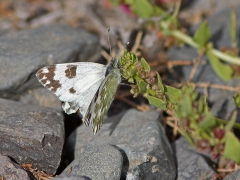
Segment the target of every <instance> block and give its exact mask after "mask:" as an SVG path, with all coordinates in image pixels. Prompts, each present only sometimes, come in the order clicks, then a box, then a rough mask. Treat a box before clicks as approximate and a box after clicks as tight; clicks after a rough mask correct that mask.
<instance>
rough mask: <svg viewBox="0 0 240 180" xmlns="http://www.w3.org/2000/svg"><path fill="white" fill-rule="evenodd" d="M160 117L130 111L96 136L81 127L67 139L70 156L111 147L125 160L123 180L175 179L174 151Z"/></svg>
mask: <svg viewBox="0 0 240 180" xmlns="http://www.w3.org/2000/svg"><path fill="white" fill-rule="evenodd" d="M159 118H160V115H159V112H157V111H149V112H139V111H137V110H134V109H131V110H129V111H127V112H126V113H121V114H119V115H117V116H114V117H111V118H109V119H107V120H106V121H105V123H104V124H103V126H102V128H101V129H100V131H99V132H98V133H97V135H95V136H94V135H93V134H92V132H91V129H89V128H88V127H85V126H81V127H79V128H77V130H76V131H75V132H73V133H72V134H71V135H70V136H69V139H68V140H67V147H68V150H69V154H70V155H71V154H74V156H75V158H77V157H80V156H82V153H85V152H87V149H88V146H92V145H99V144H112V145H114V146H115V147H117V148H118V149H119V150H120V151H121V153H122V155H123V158H124V164H123V165H124V167H123V171H122V178H126V179H129V180H130V179H139V180H140V179H174V178H175V177H176V168H175V164H174V160H173V157H172V150H171V147H170V145H169V142H168V140H167V137H166V135H165V131H164V129H163V127H162V126H161V123H160V122H159Z"/></svg>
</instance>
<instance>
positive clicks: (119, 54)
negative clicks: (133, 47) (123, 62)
mask: <svg viewBox="0 0 240 180" xmlns="http://www.w3.org/2000/svg"><path fill="white" fill-rule="evenodd" d="M128 45H129V41H128V42H127V43H126V44H125V45H124V46H123V47H121V49H120V51H119V53H118V57H119V56H121V54H122V51H123V50H124V49H127V46H128Z"/></svg>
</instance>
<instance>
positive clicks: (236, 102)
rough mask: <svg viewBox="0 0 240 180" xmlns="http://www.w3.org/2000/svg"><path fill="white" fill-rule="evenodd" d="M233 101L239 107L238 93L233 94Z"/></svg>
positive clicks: (239, 97)
mask: <svg viewBox="0 0 240 180" xmlns="http://www.w3.org/2000/svg"><path fill="white" fill-rule="evenodd" d="M233 99H234V102H235V104H236V106H237V107H240V94H239V93H238V94H236V95H235V96H233Z"/></svg>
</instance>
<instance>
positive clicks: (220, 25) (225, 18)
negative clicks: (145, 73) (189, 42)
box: [168, 8, 240, 119]
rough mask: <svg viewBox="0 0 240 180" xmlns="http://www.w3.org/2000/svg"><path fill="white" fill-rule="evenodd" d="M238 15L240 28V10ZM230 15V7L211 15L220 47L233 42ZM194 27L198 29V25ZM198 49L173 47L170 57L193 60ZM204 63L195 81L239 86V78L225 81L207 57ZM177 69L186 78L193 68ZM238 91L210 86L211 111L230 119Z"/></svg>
mask: <svg viewBox="0 0 240 180" xmlns="http://www.w3.org/2000/svg"><path fill="white" fill-rule="evenodd" d="M236 15H237V20H238V22H237V24H238V29H239V28H240V11H236ZM229 16H230V9H229V8H227V9H225V10H223V11H221V12H219V13H217V14H215V15H213V16H211V17H209V19H208V22H209V26H210V29H211V32H212V35H213V41H214V44H215V45H216V46H217V47H218V48H219V47H226V46H229V45H230V43H231V38H230V36H229V23H230V20H229V18H230V17H229ZM238 17H239V18H238ZM192 29H194V30H196V26H194V27H193V28H192ZM197 56H198V55H197V50H196V49H194V48H191V47H187V46H185V47H183V48H176V47H173V48H171V49H170V51H169V52H168V58H169V59H170V60H171V59H183V60H184V59H186V60H191V59H194V58H196V57H197ZM202 62H203V63H202V64H200V65H199V67H198V68H197V71H196V73H195V75H194V78H193V80H192V81H193V82H195V83H203V82H204V83H210V84H218V85H225V86H232V87H235V86H238V85H239V83H240V80H239V79H234V80H231V81H229V82H224V81H223V80H222V79H220V78H219V77H218V76H217V75H216V74H215V72H214V71H213V69H212V67H211V66H210V64H209V63H208V60H207V58H206V57H205V56H204V57H203V61H202ZM175 70H176V71H177V73H178V74H179V76H181V77H183V78H184V79H185V80H187V79H188V77H189V74H190V72H191V70H192V66H182V67H176V68H175ZM197 90H198V91H199V92H201V93H204V89H203V88H197ZM235 94H236V92H232V91H227V90H221V89H215V88H210V87H209V88H208V101H209V102H210V104H211V112H213V114H214V115H215V116H218V117H219V118H224V119H228V118H229V117H230V115H231V113H232V111H233V110H235V109H236V105H235V103H234V100H233V98H232V97H233V96H234V95H235Z"/></svg>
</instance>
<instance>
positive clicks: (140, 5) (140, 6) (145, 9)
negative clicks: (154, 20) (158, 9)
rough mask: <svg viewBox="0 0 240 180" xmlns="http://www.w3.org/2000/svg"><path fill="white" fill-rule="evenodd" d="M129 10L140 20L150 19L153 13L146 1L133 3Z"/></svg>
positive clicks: (139, 0)
mask: <svg viewBox="0 0 240 180" xmlns="http://www.w3.org/2000/svg"><path fill="white" fill-rule="evenodd" d="M131 8H132V10H133V11H134V12H135V13H136V14H137V15H138V16H139V17H141V18H150V17H151V16H152V15H153V12H154V8H153V6H152V5H151V4H150V3H149V1H148V0H137V1H134V3H133V4H132V5H131Z"/></svg>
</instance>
